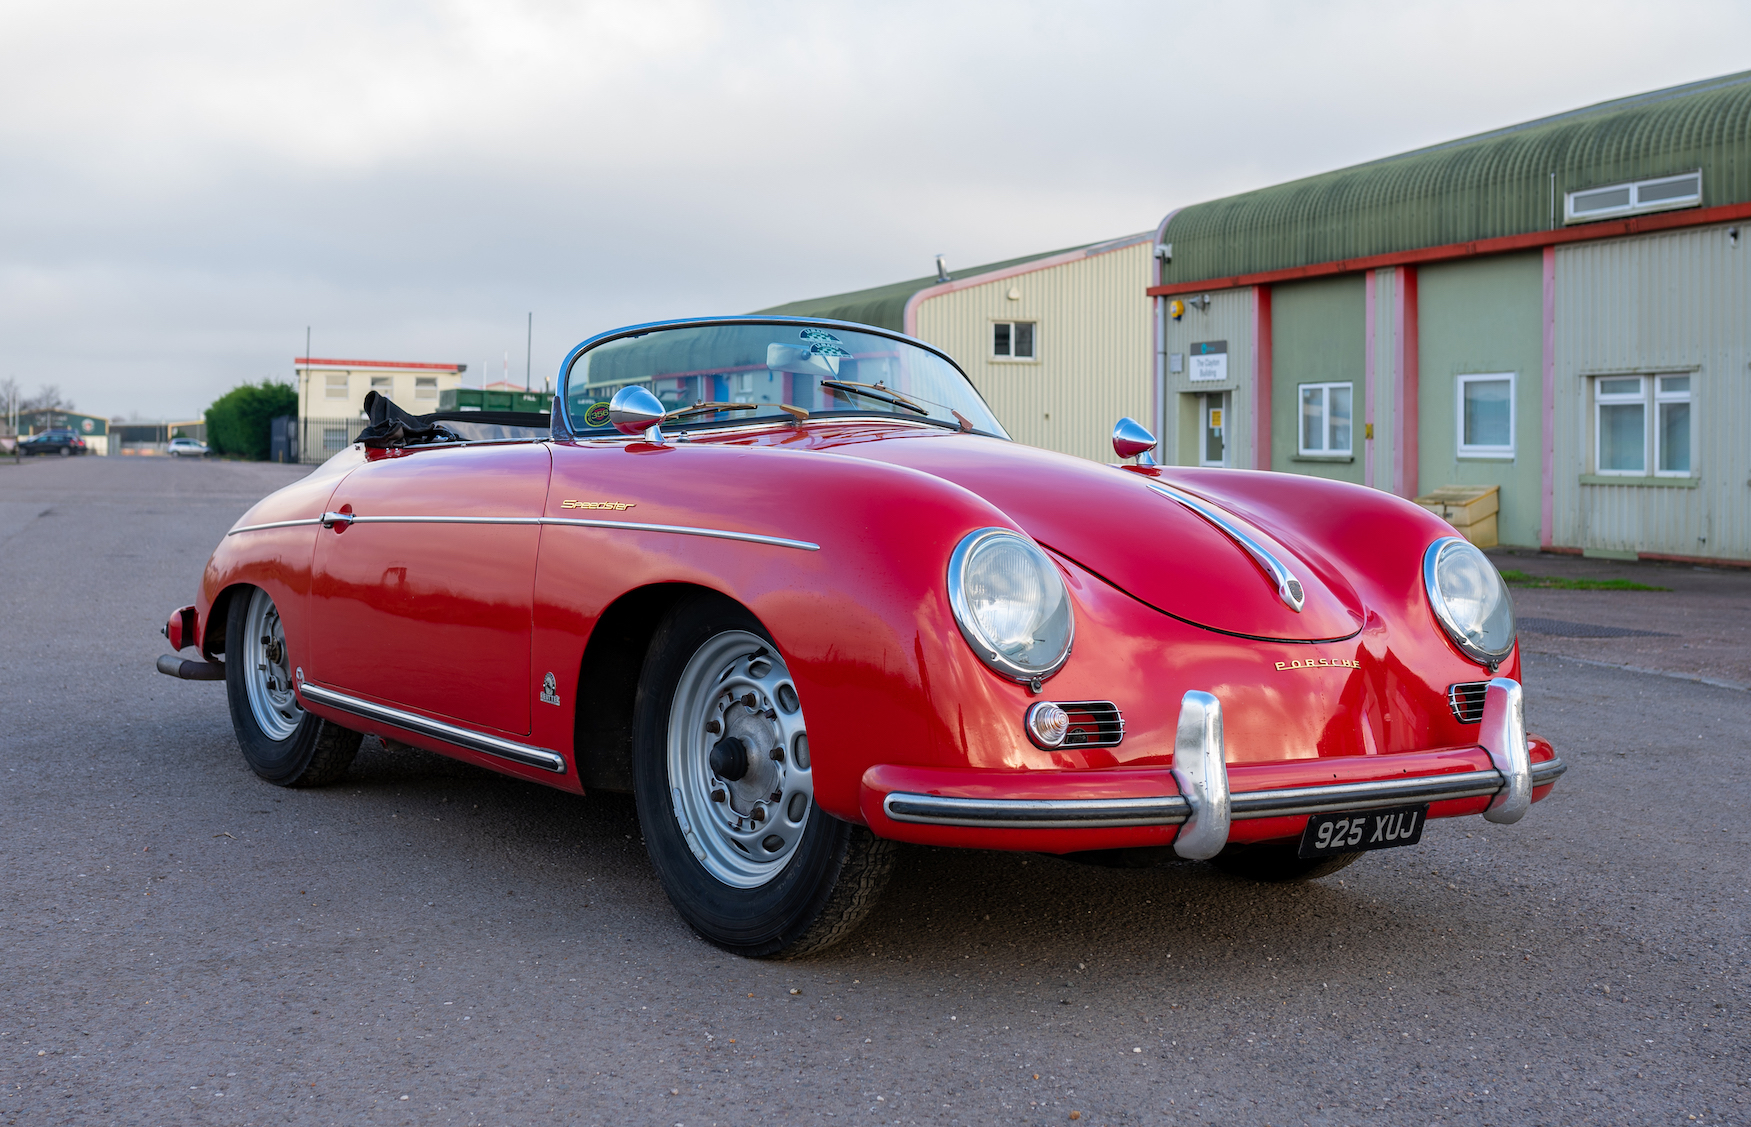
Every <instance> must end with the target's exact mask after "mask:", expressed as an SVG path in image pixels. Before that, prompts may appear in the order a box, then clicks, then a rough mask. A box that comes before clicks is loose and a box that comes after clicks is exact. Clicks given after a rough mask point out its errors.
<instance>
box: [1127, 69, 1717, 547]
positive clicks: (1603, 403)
mask: <svg viewBox="0 0 1751 1127" xmlns="http://www.w3.org/2000/svg"><path fill="white" fill-rule="evenodd" d="M1747 219H1751V72H1747V73H1744V74H1737V75H1731V76H1727V77H1724V78H1719V79H1712V80H1709V81H1705V82H1696V83H1691V84H1688V85H1685V86H1679V87H1673V88H1671V89H1667V90H1658V91H1654V92H1652V93H1648V94H1642V95H1638V96H1635V97H1630V98H1623V99H1619V100H1616V101H1611V102H1605V103H1602V104H1599V105H1595V106H1589V107H1587V108H1584V109H1579V110H1575V111H1572V112H1569V113H1563V114H1558V115H1555V116H1553V117H1547V118H1542V119H1539V120H1537V121H1530V122H1527V123H1525V124H1522V125H1516V126H1511V127H1509V128H1506V129H1500V130H1496V131H1493V132H1490V133H1484V134H1480V135H1477V136H1474V137H1467V138H1463V139H1460V140H1457V141H1451V142H1448V143H1445V144H1440V145H1434V146H1431V147H1428V148H1424V149H1419V150H1417V151H1415V152H1409V153H1405V154H1402V155H1399V156H1394V157H1389V158H1386V159H1383V160H1377V161H1373V162H1371V163H1368V164H1363V165H1358V166H1355V167H1353V168H1346V169H1341V170H1339V171H1336V172H1329V173H1325V174H1323V175H1319V176H1312V177H1308V178H1306V179H1302V180H1297V181H1294V182H1292V183H1287V184H1281V185H1277V186H1274V187H1269V188H1264V189H1261V190H1259V191H1253V192H1246V193H1242V194H1240V195H1235V196H1230V197H1227V198H1225V199H1218V200H1214V201H1211V202H1208V203H1201V204H1196V205H1193V206H1190V207H1185V208H1182V209H1178V210H1175V211H1172V212H1169V213H1168V215H1167V217H1166V218H1165V219H1163V220H1162V222H1161V224H1160V226H1159V227H1158V228H1157V231H1156V236H1155V239H1154V244H1155V247H1154V250H1155V256H1156V257H1155V262H1156V264H1157V270H1158V276H1157V278H1156V284H1155V285H1154V286H1152V287H1151V288H1150V289H1149V291H1148V292H1149V294H1150V296H1151V297H1153V298H1154V299H1155V358H1154V359H1155V395H1154V397H1153V398H1154V420H1155V425H1156V428H1157V433H1158V434H1159V435H1161V437H1162V439H1163V448H1164V460H1165V461H1168V462H1172V463H1177V464H1181V465H1223V466H1236V467H1248V468H1256V469H1272V470H1279V471H1287V472H1293V473H1305V474H1316V475H1319V476H1324V477H1332V478H1339V479H1342V480H1345V481H1352V482H1356V483H1358V484H1362V485H1368V486H1373V487H1375V488H1378V489H1386V490H1390V491H1392V492H1394V493H1397V494H1400V495H1402V496H1405V497H1413V496H1416V495H1418V494H1419V493H1428V492H1431V491H1433V490H1435V489H1437V488H1439V487H1442V486H1451V485H1476V486H1497V487H1499V490H1500V493H1499V503H1500V512H1499V514H1498V522H1497V529H1498V535H1499V538H1500V540H1501V542H1502V543H1504V544H1509V545H1520V546H1528V547H1536V546H1542V547H1544V548H1546V549H1551V550H1559V551H1562V550H1569V551H1582V552H1584V553H1586V554H1589V555H1598V556H1605V557H1610V558H1625V559H1633V558H1636V557H1638V556H1640V557H1643V558H1678V559H1695V560H1702V561H1708V560H1719V561H1735V562H1737V561H1747V560H1751V437H1748V436H1751V368H1748V365H1751V247H1746V246H1745V245H1744V239H1743V238H1742V232H1741V227H1740V225H1741V224H1743V223H1744V222H1745V221H1746V220H1747Z"/></svg>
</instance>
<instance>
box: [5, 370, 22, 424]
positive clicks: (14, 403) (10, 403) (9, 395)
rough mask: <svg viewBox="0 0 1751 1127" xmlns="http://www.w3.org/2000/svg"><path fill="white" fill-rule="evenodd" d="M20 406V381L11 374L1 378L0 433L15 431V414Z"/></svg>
mask: <svg viewBox="0 0 1751 1127" xmlns="http://www.w3.org/2000/svg"><path fill="white" fill-rule="evenodd" d="M19 407H20V403H19V395H18V381H17V380H15V379H13V378H12V377H10V376H8V377H7V378H5V379H3V380H0V433H3V434H11V433H13V430H14V428H15V427H16V426H17V422H16V420H15V419H14V418H13V414H14V413H15V412H16V411H17V410H18V409H19Z"/></svg>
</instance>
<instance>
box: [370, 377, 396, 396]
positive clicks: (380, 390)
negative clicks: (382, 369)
mask: <svg viewBox="0 0 1751 1127" xmlns="http://www.w3.org/2000/svg"><path fill="white" fill-rule="evenodd" d="M394 389H395V380H394V378H393V377H391V376H372V377H371V390H372V391H374V392H376V393H377V394H378V395H388V394H389V393H390V392H391V391H393V390H394Z"/></svg>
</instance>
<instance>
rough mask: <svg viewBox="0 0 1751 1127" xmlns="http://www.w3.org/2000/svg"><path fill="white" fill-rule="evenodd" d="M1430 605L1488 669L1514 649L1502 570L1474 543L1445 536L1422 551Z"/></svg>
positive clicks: (1450, 633)
mask: <svg viewBox="0 0 1751 1127" xmlns="http://www.w3.org/2000/svg"><path fill="white" fill-rule="evenodd" d="M1423 590H1424V592H1425V593H1426V594H1427V595H1428V597H1429V607H1430V609H1432V610H1433V611H1434V612H1435V617H1436V619H1438V620H1439V621H1440V623H1441V628H1442V629H1443V630H1445V631H1447V636H1448V637H1449V638H1451V639H1452V640H1453V644H1454V645H1456V646H1458V647H1459V649H1460V651H1461V652H1462V653H1464V654H1465V656H1467V657H1469V658H1471V659H1472V660H1473V661H1475V662H1478V663H1479V664H1480V665H1487V666H1489V667H1490V668H1491V669H1494V668H1495V667H1496V666H1498V665H1500V664H1501V663H1502V662H1503V661H1504V660H1505V659H1506V658H1507V656H1508V655H1509V654H1510V653H1512V652H1513V651H1514V641H1515V629H1514V600H1513V598H1512V596H1510V595H1509V593H1508V585H1507V584H1506V583H1504V582H1503V581H1502V575H1501V573H1500V572H1498V571H1497V570H1496V567H1495V565H1494V564H1492V563H1490V560H1489V557H1488V556H1486V555H1484V554H1483V552H1482V551H1481V550H1479V549H1478V548H1477V546H1476V545H1474V544H1472V543H1471V542H1470V541H1469V540H1466V539H1464V538H1463V537H1459V536H1443V537H1442V538H1441V539H1439V540H1437V541H1435V542H1434V543H1433V544H1430V545H1429V547H1428V549H1427V550H1426V551H1425V552H1424V553H1423Z"/></svg>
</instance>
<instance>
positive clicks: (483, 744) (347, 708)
mask: <svg viewBox="0 0 1751 1127" xmlns="http://www.w3.org/2000/svg"><path fill="white" fill-rule="evenodd" d="M298 693H299V695H300V696H303V697H306V698H308V699H310V700H312V701H315V702H316V703H317V704H325V705H328V706H329V707H330V708H338V709H340V710H341V711H342V712H350V713H352V714H353V715H354V716H358V717H362V718H364V719H366V720H376V721H378V722H379V723H382V724H391V725H394V726H395V727H397V728H404V729H406V730H407V731H409V732H418V733H420V734H421V735H422V736H430V737H432V738H433V739H435V740H443V741H444V742H445V743H448V744H455V745H456V746H457V747H465V748H467V749H468V750H469V751H478V752H480V753H481V754H482V755H491V756H495V757H497V758H499V759H508V760H510V761H511V762H512V763H520V764H522V765H523V766H525V767H539V768H541V769H542V770H543V771H552V772H553V773H554V774H556V775H563V774H565V759H564V758H563V757H562V756H560V755H559V754H557V753H556V752H552V751H548V750H547V749H546V748H544V747H530V746H529V745H528V744H520V743H517V742H515V741H514V740H507V739H501V738H499V737H498V736H489V735H487V734H485V733H484V732H471V731H469V730H468V729H467V728H459V727H457V726H456V725H454V724H447V723H445V722H444V721H442V720H433V719H432V718H431V717H429V716H420V715H417V714H415V713H412V712H404V711H402V710H401V709H399V708H390V707H389V706H388V705H384V704H373V703H372V702H370V701H366V700H360V699H358V698H357V697H352V696H348V695H347V694H345V693H337V692H335V691H334V690H333V689H325V688H323V687H322V686H320V685H312V684H310V683H309V682H308V681H300V682H299V683H298Z"/></svg>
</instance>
